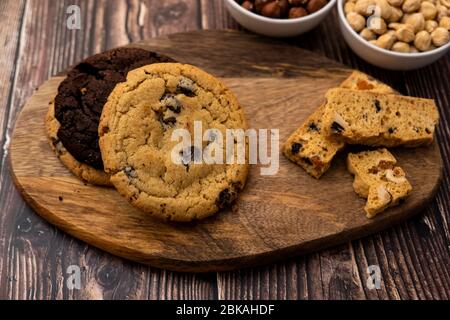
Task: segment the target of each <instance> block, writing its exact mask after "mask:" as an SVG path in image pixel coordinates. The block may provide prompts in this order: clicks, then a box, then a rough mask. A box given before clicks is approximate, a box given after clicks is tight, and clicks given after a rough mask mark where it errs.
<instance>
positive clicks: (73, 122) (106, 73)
mask: <svg viewBox="0 0 450 320" xmlns="http://www.w3.org/2000/svg"><path fill="white" fill-rule="evenodd" d="M172 61H173V60H172V59H171V58H169V57H166V56H163V55H159V54H157V53H154V52H151V51H147V50H143V49H139V48H118V49H113V50H110V51H106V52H104V53H100V54H97V55H94V56H91V57H89V58H87V59H86V60H84V61H83V62H81V63H80V64H78V65H76V66H75V67H74V68H73V69H72V70H71V71H70V72H69V73H68V75H67V77H66V79H64V81H63V82H62V83H61V84H60V85H59V88H58V94H57V96H56V97H55V101H54V104H52V105H51V106H50V109H49V112H48V115H47V120H46V122H47V133H48V135H49V137H50V139H51V142H52V147H53V149H54V150H56V152H57V154H58V155H59V156H60V159H61V160H62V161H63V163H64V164H65V165H66V166H67V167H68V168H69V169H70V170H71V171H72V172H73V173H74V174H75V175H77V176H78V177H80V178H82V179H83V180H86V181H87V182H90V183H93V184H98V183H99V182H100V184H109V182H108V178H107V176H106V175H105V173H104V171H103V163H102V159H101V155H100V149H99V146H98V123H99V119H100V115H101V112H102V109H103V105H104V104H105V102H106V100H107V98H108V96H109V94H110V93H111V91H112V90H113V89H114V87H115V86H116V84H117V83H119V82H122V81H125V80H126V75H127V73H128V72H129V71H130V70H133V69H135V68H138V67H142V66H144V65H149V64H152V63H159V62H172ZM51 109H53V110H51ZM54 130H56V135H55V132H53V131H54ZM62 147H63V148H64V149H62ZM58 150H59V151H58ZM60 150H64V153H67V154H68V155H69V156H70V161H68V160H67V158H66V157H61V152H60ZM79 168H84V169H85V170H82V172H84V174H82V175H80V170H79ZM86 172H88V174H86Z"/></svg>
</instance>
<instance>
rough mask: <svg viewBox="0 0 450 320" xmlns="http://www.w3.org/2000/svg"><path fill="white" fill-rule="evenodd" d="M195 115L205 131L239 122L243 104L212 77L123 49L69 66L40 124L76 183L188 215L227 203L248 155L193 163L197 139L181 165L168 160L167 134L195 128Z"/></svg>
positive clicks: (158, 210) (156, 211)
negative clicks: (241, 160)
mask: <svg viewBox="0 0 450 320" xmlns="http://www.w3.org/2000/svg"><path fill="white" fill-rule="evenodd" d="M196 121H200V122H201V124H202V126H203V130H207V129H214V130H219V131H220V132H225V130H226V129H245V128H246V121H245V118H244V113H243V110H242V108H241V106H240V105H239V104H238V102H237V99H236V98H235V96H234V95H233V94H232V93H231V91H230V90H229V89H228V88H226V87H225V86H224V85H223V84H222V83H221V82H220V81H219V80H218V79H216V78H214V77H213V76H211V75H209V74H208V73H206V72H204V71H202V70H200V69H198V68H196V67H194V66H190V65H185V64H179V63H176V62H175V61H174V60H173V59H171V58H169V57H167V56H163V55H160V54H156V53H153V52H150V51H147V50H143V49H139V48H120V49H114V50H111V51H108V52H105V53H101V54H97V55H95V56H92V57H90V58H88V59H86V60H85V61H83V62H82V63H80V64H78V65H77V66H75V67H74V68H73V69H72V70H71V71H70V72H69V74H68V75H67V77H66V79H65V80H64V81H63V82H62V83H61V84H60V86H59V88H58V94H57V96H56V97H55V99H54V101H53V102H52V103H51V104H50V107H49V111H48V114H47V116H46V129H47V135H48V137H49V139H50V143H51V146H52V148H53V149H54V151H55V152H56V154H57V155H58V157H59V159H60V160H61V161H62V163H63V164H64V165H66V166H67V167H68V168H69V169H70V170H71V171H72V172H73V173H74V174H75V175H76V176H77V177H79V178H80V179H82V180H83V181H85V182H87V183H90V184H94V185H101V186H114V187H115V188H116V189H117V190H118V191H119V193H120V194H121V195H123V196H124V197H125V198H126V199H127V200H128V201H129V202H130V203H131V204H132V205H133V206H135V207H137V208H139V209H141V210H144V211H146V212H148V213H151V214H152V215H154V216H157V217H160V218H163V219H167V220H172V221H191V220H194V219H201V218H204V217H207V216H209V215H212V214H213V213H215V212H217V211H218V210H219V209H221V208H223V207H225V206H228V205H229V204H230V203H231V202H232V201H233V200H234V199H235V198H236V197H237V194H238V192H239V191H240V190H241V189H242V188H243V187H244V184H245V181H246V177H247V172H248V164H247V163H248V161H246V163H245V164H228V163H225V164H212V165H207V164H205V163H203V162H198V161H196V160H197V159H195V155H196V154H197V152H195V150H193V148H194V147H191V148H188V150H180V157H182V161H181V164H178V163H174V162H173V157H172V156H173V154H172V151H173V149H174V146H175V145H176V144H177V143H176V142H173V141H172V139H171V137H172V134H173V133H174V131H175V130H177V129H184V130H186V131H187V132H189V133H193V132H192V130H193V128H194V122H196ZM210 142H211V141H209V142H208V141H206V142H204V147H205V148H206V147H207V145H208V144H209V143H210ZM235 143H237V142H235ZM235 163H236V162H235Z"/></svg>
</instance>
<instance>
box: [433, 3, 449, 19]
mask: <svg viewBox="0 0 450 320" xmlns="http://www.w3.org/2000/svg"><path fill="white" fill-rule="evenodd" d="M436 9H437V19H438V21H440V20H441V19H442V18H443V17H448V16H449V12H448V8H447V7H446V6H444V5H442V4H441V3H440V2H438V3H437V4H436Z"/></svg>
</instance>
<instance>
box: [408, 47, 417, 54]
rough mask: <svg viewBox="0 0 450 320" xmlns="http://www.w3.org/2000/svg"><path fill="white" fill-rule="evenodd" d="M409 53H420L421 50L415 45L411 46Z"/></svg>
mask: <svg viewBox="0 0 450 320" xmlns="http://www.w3.org/2000/svg"><path fill="white" fill-rule="evenodd" d="M409 53H419V50H417V49H416V47H414V46H410V47H409Z"/></svg>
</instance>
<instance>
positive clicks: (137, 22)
mask: <svg viewBox="0 0 450 320" xmlns="http://www.w3.org/2000/svg"><path fill="white" fill-rule="evenodd" d="M71 4H77V5H79V6H80V8H81V18H82V20H81V22H82V23H81V30H69V29H67V28H66V27H65V26H66V19H67V17H68V16H69V15H68V14H67V13H66V10H67V7H68V6H69V5H71ZM0 21H2V27H1V31H0V43H1V46H2V47H1V51H0V130H1V133H0V137H1V144H2V149H0V157H1V164H0V169H1V171H0V208H1V212H0V299H89V298H100V299H101V298H105V299H449V297H450V269H449V266H450V261H449V248H450V232H449V221H450V214H449V211H450V210H449V207H450V193H449V187H450V175H449V172H450V164H449V162H448V159H449V157H450V139H449V126H448V124H449V121H450V109H449V105H450V77H449V75H450V55H447V56H446V57H444V58H443V59H441V60H440V61H439V62H437V63H435V64H433V65H431V66H429V67H427V68H424V69H422V70H419V71H414V72H408V73H401V72H389V71H385V70H382V69H379V68H376V67H372V66H370V65H368V64H367V63H365V62H364V61H362V60H361V59H359V58H358V57H357V56H356V55H354V54H353V53H352V52H351V50H350V49H349V48H348V47H347V46H346V44H345V43H344V41H343V39H342V37H341V35H340V33H339V32H338V31H337V15H336V12H333V14H332V15H331V16H330V17H329V18H328V19H327V20H326V22H325V23H323V24H322V25H321V26H320V27H318V28H317V29H316V30H314V31H312V32H310V33H308V34H306V35H303V36H301V37H298V38H295V39H289V40H286V41H288V42H289V43H291V44H292V45H296V46H299V47H302V48H305V49H309V50H312V51H314V52H317V53H319V54H322V55H325V56H327V57H329V58H331V59H334V60H337V61H339V62H341V63H344V64H346V65H349V66H352V67H354V68H357V69H360V70H362V71H364V72H367V73H369V74H371V75H373V76H375V77H377V78H379V79H381V80H383V81H385V82H386V83H388V84H390V85H391V86H393V87H394V88H395V89H397V90H398V91H400V92H401V93H403V94H407V95H412V96H420V97H426V98H433V99H435V100H436V102H437V104H438V106H439V109H440V113H441V118H442V119H441V123H440V126H439V128H438V130H437V135H438V141H439V142H440V147H441V152H442V156H443V159H444V162H445V173H444V179H443V183H442V185H441V188H440V190H439V192H438V195H437V197H436V199H435V200H434V201H433V202H432V204H431V205H430V206H429V207H428V209H427V210H425V211H424V212H423V213H421V214H419V215H418V216H417V217H415V218H414V219H412V220H410V221H407V222H405V223H403V224H401V225H399V226H396V227H394V228H391V229H388V230H386V231H384V232H381V233H378V234H376V235H373V236H371V237H367V238H364V239H361V240H357V241H352V242H348V243H346V244H345V245H341V246H338V247H335V248H331V249H328V250H323V251H321V252H317V253H314V254H310V255H308V256H303V257H299V258H296V259H291V260H288V261H282V262H279V263H277V264H274V265H268V266H264V267H258V268H251V269H245V270H239V271H234V272H223V273H211V274H185V273H175V272H169V271H165V270H159V269H154V268H150V267H147V266H143V265H139V264H136V263H132V262H129V261H126V260H123V259H120V258H117V257H114V256H112V255H110V254H107V253H104V252H102V251H100V250H98V249H96V248H93V247H91V246H89V245H86V244H85V243H82V242H80V241H78V240H76V239H74V238H72V237H70V236H68V235H66V234H64V233H62V232H61V231H59V230H57V229H56V228H55V227H53V226H51V225H49V224H48V223H46V222H45V221H44V220H42V219H41V218H39V217H38V216H37V215H36V214H35V213H34V212H33V210H31V209H30V208H29V207H28V206H27V204H26V203H25V202H24V201H23V199H22V198H21V197H20V195H19V194H18V192H17V191H16V189H15V187H14V185H13V183H12V181H11V177H10V174H9V163H8V145H9V137H10V135H11V132H12V127H13V125H14V121H15V119H16V117H17V115H18V112H19V111H20V109H21V107H22V106H23V104H24V102H25V101H26V99H27V98H28V97H29V96H30V95H31V94H32V92H33V90H34V89H35V88H36V87H37V86H39V85H40V84H41V83H42V82H43V81H45V80H46V79H47V78H48V77H50V76H52V75H54V74H57V73H58V72H60V71H62V70H64V69H65V68H66V67H67V66H69V65H71V64H73V63H75V62H77V61H79V60H81V59H82V58H84V57H86V56H89V55H91V54H93V53H97V52H100V51H103V50H106V49H108V48H112V47H116V46H120V45H124V44H127V43H129V42H132V41H138V40H140V39H145V38H149V37H154V36H158V35H162V34H167V33H174V32H179V31H186V30H195V29H222V28H238V26H237V25H236V23H235V22H234V21H233V20H232V19H231V18H230V16H229V15H228V13H227V12H226V11H225V9H224V7H223V4H222V1H221V0H166V1H157V0H147V1H139V0H128V1H126V0H110V1H106V0H73V1H50V0H2V1H1V2H0ZM255 55H256V53H255ZM236 59H239V57H236ZM299 59H301V57H299ZM72 265H75V266H80V268H81V269H80V270H81V288H80V289H77V288H70V287H68V286H67V285H66V280H67V279H68V277H69V274H68V273H67V272H68V267H69V266H72ZM370 265H376V266H379V268H380V270H381V278H382V281H381V287H380V289H369V288H368V287H367V285H366V283H367V278H368V276H369V274H368V272H367V267H368V266H370Z"/></svg>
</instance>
